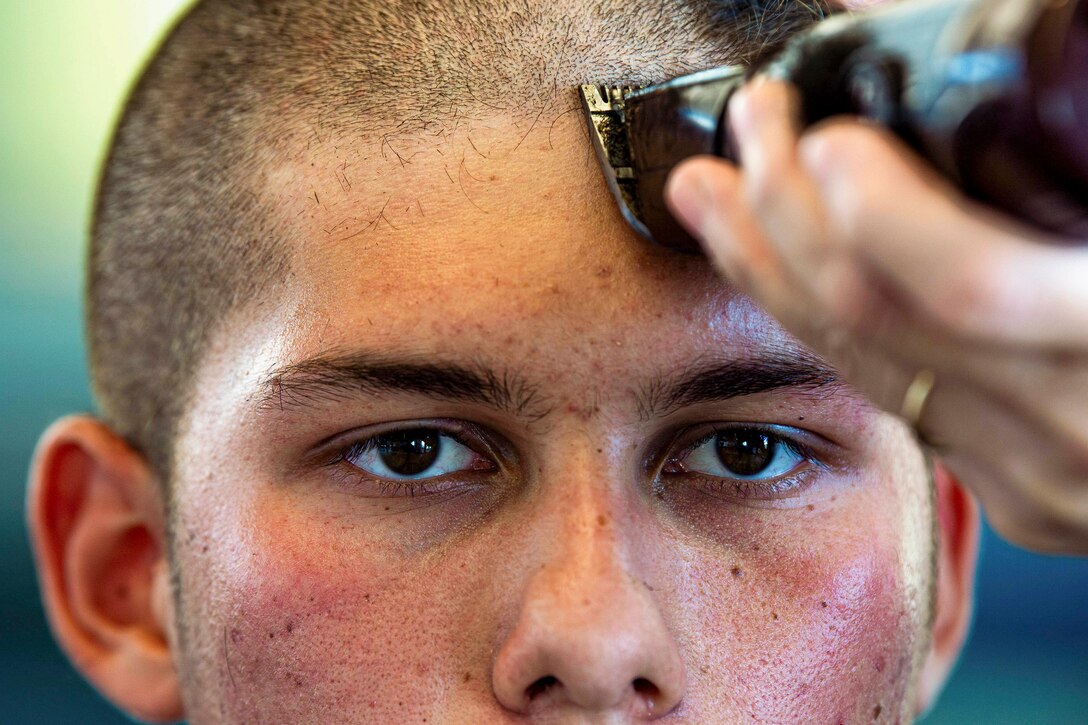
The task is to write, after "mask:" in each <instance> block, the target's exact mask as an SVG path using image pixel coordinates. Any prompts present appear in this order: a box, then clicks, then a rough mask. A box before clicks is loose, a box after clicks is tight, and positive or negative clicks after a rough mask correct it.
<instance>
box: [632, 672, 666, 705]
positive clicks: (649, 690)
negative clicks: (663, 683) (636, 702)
mask: <svg viewBox="0 0 1088 725" xmlns="http://www.w3.org/2000/svg"><path fill="white" fill-rule="evenodd" d="M631 686H632V687H634V688H635V692H637V693H638V694H640V695H642V696H643V697H645V698H646V699H647V700H656V699H657V698H658V695H660V694H661V690H659V689H657V685H655V684H654V683H652V682H650V681H649V680H647V679H646V678H645V677H639V678H637V679H635V681H634V682H632V683H631Z"/></svg>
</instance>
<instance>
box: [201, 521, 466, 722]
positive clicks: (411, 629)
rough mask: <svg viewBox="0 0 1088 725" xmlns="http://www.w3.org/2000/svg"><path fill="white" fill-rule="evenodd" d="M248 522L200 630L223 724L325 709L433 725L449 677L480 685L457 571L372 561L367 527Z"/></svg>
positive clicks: (352, 717)
mask: <svg viewBox="0 0 1088 725" xmlns="http://www.w3.org/2000/svg"><path fill="white" fill-rule="evenodd" d="M256 515H257V517H258V518H257V519H256V520H259V521H260V522H261V525H260V526H255V527H252V528H250V531H251V532H252V533H251V535H250V536H249V537H248V540H247V549H248V551H246V552H244V560H243V561H244V563H243V562H237V563H235V564H234V565H233V566H231V567H230V568H228V569H226V570H224V572H223V573H224V576H223V578H221V579H220V590H219V591H218V592H216V593H215V595H214V596H215V597H216V598H217V600H218V606H217V610H218V612H219V613H218V615H217V616H218V618H219V619H220V621H218V622H215V630H216V631H208V632H205V633H204V639H205V640H206V641H207V640H214V644H213V647H214V650H215V652H216V656H215V657H214V661H215V662H216V669H217V670H218V671H217V672H216V673H215V674H214V675H213V676H214V677H215V679H216V680H217V681H218V682H219V683H221V686H222V687H223V688H224V690H225V691H224V692H223V693H222V697H221V698H220V700H221V702H223V703H224V707H225V708H226V713H225V714H226V715H227V716H228V717H227V718H226V719H227V720H229V721H232V722H266V721H267V722H272V721H280V722H313V721H318V720H320V719H321V718H320V717H319V715H318V710H321V711H326V712H327V711H328V710H329V708H332V709H333V710H334V711H335V712H337V713H340V714H339V715H338V716H337V717H336V718H333V719H335V720H344V721H367V722H395V721H404V722H407V721H413V722H423V721H429V722H434V721H435V718H436V716H437V715H438V714H439V712H438V711H436V710H435V708H437V707H439V706H440V705H441V703H442V700H443V698H444V696H445V688H446V687H447V686H448V683H449V682H450V681H452V678H453V676H454V675H453V674H452V673H454V672H456V673H457V676H460V677H461V680H463V679H464V674H468V675H469V677H470V678H478V667H476V666H475V664H474V659H475V655H474V652H475V650H474V648H473V638H474V637H475V635H474V633H473V632H472V631H471V629H470V627H468V626H465V625H466V623H465V612H464V611H463V609H464V608H463V607H459V606H457V605H456V603H457V602H465V601H470V600H471V597H467V596H466V595H465V594H464V593H463V592H461V590H462V589H465V588H471V587H473V586H474V582H473V581H472V578H471V577H470V576H463V577H462V578H461V580H455V579H454V578H452V577H450V569H451V568H452V570H453V571H459V572H462V573H463V572H464V569H463V568H461V567H458V566H457V565H453V566H452V567H451V566H450V563H449V561H446V562H444V565H443V566H442V567H434V568H431V567H428V566H427V565H426V564H422V565H418V564H417V565H414V566H403V565H401V566H397V565H394V564H391V563H388V562H387V561H384V560H379V561H377V562H375V561H374V560H372V559H370V558H369V557H368V556H367V553H366V552H367V550H368V549H370V548H372V544H375V543H376V542H370V541H368V538H367V532H366V530H365V527H362V526H359V525H345V524H344V523H343V522H337V521H315V520H307V521H304V522H303V521H298V520H294V519H292V518H291V516H292V515H294V514H282V515H281V514H278V513H277V511H276V510H274V509H273V508H272V507H264V508H262V509H260V510H259V511H258V512H257V514H256ZM287 532H304V533H302V534H298V533H295V534H288V533H287ZM476 641H477V642H478V641H481V640H479V638H478V637H476Z"/></svg>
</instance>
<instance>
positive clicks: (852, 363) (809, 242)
mask: <svg viewBox="0 0 1088 725" xmlns="http://www.w3.org/2000/svg"><path fill="white" fill-rule="evenodd" d="M796 105H797V98H796V94H795V92H794V91H793V89H791V88H790V87H789V86H788V85H786V84H784V83H779V82H760V83H757V84H755V85H753V86H752V87H749V88H747V89H745V91H743V92H742V93H741V94H740V95H739V96H738V98H737V102H736V103H734V104H732V105H731V106H730V111H731V122H732V127H733V128H734V130H735V131H736V136H737V139H738V142H739V144H740V151H741V157H742V161H743V167H744V170H743V171H741V170H740V169H738V168H736V167H733V166H731V165H729V164H727V163H725V162H722V161H720V160H711V159H698V160H694V161H691V162H689V164H688V165H686V166H682V167H679V168H678V170H677V173H676V174H674V176H673V179H672V181H673V182H674V183H673V184H672V186H671V187H670V191H671V194H670V199H671V201H672V203H673V207H674V208H675V209H676V210H677V212H679V214H680V216H682V217H685V218H687V219H688V223H689V225H690V227H691V228H692V229H693V230H694V233H695V234H697V235H699V236H700V237H701V238H703V239H705V240H706V243H707V249H708V250H709V253H710V256H711V257H713V258H714V259H715V261H716V262H717V265H718V267H719V269H721V270H722V271H723V273H725V274H727V275H728V276H730V277H731V278H732V279H733V280H734V282H735V283H736V284H737V285H738V286H739V287H740V288H741V289H743V290H745V291H746V292H747V293H748V294H751V295H752V296H753V297H754V298H755V299H757V300H758V301H759V302H760V304H761V305H763V306H764V307H765V308H766V309H768V310H770V311H771V312H772V313H773V314H774V315H775V317H776V319H779V320H781V321H783V322H784V323H785V324H786V325H787V327H788V328H789V329H790V330H791V332H793V333H794V334H796V335H798V336H799V337H800V338H801V339H803V340H805V342H806V343H807V344H809V345H811V346H812V347H813V348H814V349H816V350H819V351H820V353H821V354H823V355H825V356H827V358H828V359H830V360H832V361H834V363H835V365H836V366H838V368H839V369H840V370H842V371H843V374H844V376H845V377H846V378H847V379H849V380H850V381H851V383H852V384H854V385H856V386H857V387H858V388H859V389H861V390H863V391H865V393H866V394H867V395H868V396H869V397H870V399H871V400H873V401H875V403H876V404H877V405H880V406H881V407H883V408H885V409H886V410H891V411H896V410H898V409H899V406H900V404H901V401H902V400H903V398H904V391H905V390H907V387H908V385H909V384H910V381H911V379H912V378H913V377H914V376H915V374H916V373H918V371H920V370H929V371H931V372H932V373H933V374H934V375H935V379H936V381H937V382H936V385H935V387H934V388H933V391H932V393H931V394H930V396H929V399H928V401H927V403H926V406H925V408H924V410H923V411H922V415H921V416H920V420H919V421H918V427H919V430H920V431H921V434H922V435H923V436H924V438H925V439H926V440H928V441H929V442H930V443H931V444H932V447H933V448H934V449H935V450H937V451H939V452H940V454H941V456H942V458H943V459H944V460H945V461H946V462H947V464H948V465H949V466H950V467H951V469H952V470H953V471H954V472H955V473H956V474H957V475H958V476H959V477H960V479H961V480H962V481H963V482H964V483H965V484H966V485H968V486H969V487H970V488H971V490H972V491H973V492H974V493H975V494H976V495H977V496H978V497H979V499H980V501H981V502H982V504H983V506H984V507H985V509H986V514H987V517H988V518H989V520H990V522H991V523H992V524H993V526H994V528H995V529H996V530H997V531H998V532H999V533H1001V534H1002V535H1003V536H1004V537H1006V538H1007V539H1009V540H1010V541H1012V542H1014V543H1016V544H1019V545H1021V546H1025V547H1028V548H1032V549H1036V550H1039V551H1045V552H1051V553H1065V554H1085V553H1088V488H1086V487H1085V485H1084V482H1085V480H1086V476H1088V432H1086V431H1088V426H1085V412H1084V400H1085V399H1086V396H1088V357H1086V355H1085V350H1086V349H1088V347H1086V346H1088V337H1086V335H1085V330H1086V329H1088V326H1086V322H1088V295H1086V292H1085V286H1084V278H1085V275H1086V274H1088V251H1086V250H1085V248H1084V244H1083V241H1081V240H1072V239H1059V238H1055V237H1054V236H1053V235H1048V234H1046V233H1043V232H1040V231H1038V230H1034V229H1028V228H1026V227H1024V226H1023V224H1022V223H1018V222H1016V221H1014V220H1012V219H1009V218H1006V217H1004V216H1003V215H1001V214H1000V213H998V212H996V211H994V210H992V209H988V208H983V207H981V206H980V205H978V204H977V203H974V202H972V201H970V200H968V199H965V198H963V197H962V196H961V195H960V194H959V193H958V192H957V191H956V190H954V189H951V188H950V187H949V184H948V182H947V181H946V180H944V179H941V178H938V177H937V176H936V174H935V173H934V172H933V171H932V170H930V169H929V168H928V167H926V166H925V165H924V163H923V162H922V161H920V160H919V159H918V158H917V157H916V156H915V155H914V154H912V153H911V152H910V151H909V150H908V149H906V148H905V147H904V146H903V144H902V143H900V142H898V141H896V140H895V139H893V138H890V137H889V134H887V133H886V132H882V131H881V130H879V129H877V128H873V127H867V126H865V125H863V124H861V123H858V122H856V121H852V120H850V119H832V120H831V121H830V122H828V123H825V124H823V125H821V126H818V127H816V128H814V129H811V130H809V131H807V132H806V133H805V134H804V135H803V136H802V135H801V134H800V132H799V130H798V129H797V127H796V113H795V109H796Z"/></svg>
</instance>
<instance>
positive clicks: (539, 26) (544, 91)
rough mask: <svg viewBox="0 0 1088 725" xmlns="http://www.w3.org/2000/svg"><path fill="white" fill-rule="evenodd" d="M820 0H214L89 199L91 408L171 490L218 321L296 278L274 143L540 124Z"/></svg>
mask: <svg viewBox="0 0 1088 725" xmlns="http://www.w3.org/2000/svg"><path fill="white" fill-rule="evenodd" d="M826 12H827V8H826V6H824V5H822V4H820V0H815V2H811V3H810V2H807V0H751V1H746V0H724V1H721V2H719V1H716V0H689V1H685V0H657V1H656V2H631V1H630V0H590V1H587V2H577V0H505V1H504V0H381V1H378V0H356V1H354V2H353V1H352V0H339V1H335V2H334V1H333V0H205V1H204V2H199V3H197V4H196V5H195V6H194V7H193V8H192V9H191V10H190V11H189V12H188V13H187V14H186V15H185V16H184V17H183V18H182V19H181V20H180V21H179V22H178V23H177V25H176V26H175V27H174V28H173V29H172V31H171V32H170V33H169V34H168V36H167V38H166V40H165V41H164V43H163V44H162V46H161V47H160V48H159V50H158V52H157V53H156V54H155V56H154V58H153V59H152V60H151V62H150V63H149V65H148V66H147V68H146V69H145V71H144V73H143V75H142V76H141V77H140V79H139V81H138V82H137V84H136V86H135V87H134V89H133V91H132V93H131V96H130V97H129V99H128V102H127V105H126V106H125V109H124V112H123V114H122V117H121V120H120V123H119V125H118V128H117V130H116V134H115V137H114V139H113V143H112V146H111V150H110V153H109V156H108V158H107V161H106V165H105V168H104V170H103V173H102V177H101V182H100V186H99V190H98V197H97V203H96V207H95V215H94V220H93V223H92V231H91V243H90V254H89V265H88V282H87V327H88V335H87V337H88V340H89V345H90V368H91V378H92V385H93V389H94V393H95V397H96V399H97V401H98V404H99V406H100V409H101V414H102V416H103V417H104V419H105V421H106V422H107V423H108V424H109V425H111V426H112V427H113V429H114V430H115V431H117V432H118V433H119V434H121V435H122V436H124V437H125V438H126V439H127V440H128V441H129V442H130V443H131V444H132V445H133V446H134V447H135V448H136V449H137V450H139V451H140V452H141V453H143V455H144V456H145V457H146V458H147V460H148V461H149V462H150V464H151V466H152V469H153V470H154V471H155V473H156V474H157V475H158V476H159V477H160V479H162V480H163V481H168V480H169V475H170V471H171V469H172V451H173V438H174V436H175V432H176V426H177V423H178V420H179V416H180V415H181V414H182V412H183V411H184V408H185V405H186V402H187V400H188V397H189V395H190V394H191V388H192V379H193V375H194V373H195V371H196V370H197V367H198V364H199V363H200V360H201V356H202V353H203V351H204V348H205V346H206V343H207V341H208V339H209V337H210V335H211V333H212V332H213V331H214V329H215V327H216V325H217V324H218V323H220V322H221V321H222V320H224V319H225V318H226V317H227V315H228V314H229V313H230V312H232V311H234V310H235V308H237V307H239V306H240V305H243V304H248V303H255V302H257V301H260V300H263V299H264V298H265V297H266V296H267V293H268V290H269V289H270V287H271V286H273V285H274V284H275V282H276V281H277V280H279V279H281V278H282V277H283V276H284V275H285V273H286V272H287V271H288V269H287V268H288V264H289V261H288V259H289V257H288V254H287V241H286V240H284V239H282V238H281V236H280V235H282V234H283V231H282V229H278V228H277V227H276V225H275V224H274V223H273V220H274V219H275V218H276V216H275V214H274V212H273V205H274V204H275V201H276V200H275V199H273V198H270V197H269V196H268V194H267V192H266V191H265V190H264V189H263V188H262V174H263V171H264V170H265V169H266V167H267V164H268V163H269V160H270V159H271V158H273V156H274V152H275V149H276V148H277V144H278V145H279V148H282V147H283V145H284V144H296V145H297V146H298V147H299V148H300V149H301V148H304V146H305V143H306V142H305V138H306V136H307V135H308V134H310V135H314V134H316V135H328V134H333V135H344V136H351V137H354V138H355V139H359V140H362V141H364V142H366V141H367V140H376V136H375V134H377V133H378V132H379V130H380V129H394V130H395V131H396V132H397V133H422V132H423V131H424V130H425V129H427V128H428V127H429V125H430V124H435V123H438V124H443V123H446V122H448V121H449V120H450V119H451V118H455V117H459V118H467V119H471V118H473V117H482V116H488V115H495V114H498V113H507V114H517V113H525V112H526V111H527V112H528V113H529V114H530V115H531V114H533V113H539V112H540V109H542V108H547V107H548V104H549V103H551V102H553V101H554V100H555V98H556V96H557V94H569V93H571V88H572V87H573V86H576V85H577V84H579V83H585V82H609V83H624V84H633V85H638V84H645V83H654V82H659V81H662V80H664V79H666V78H669V77H672V76H675V75H679V74H682V73H686V72H691V71H695V70H699V69H702V68H707V67H712V66H715V65H721V64H725V63H736V62H747V61H748V60H750V59H751V58H752V56H753V55H755V54H757V53H760V52H761V51H763V50H764V49H766V48H767V47H773V46H776V45H778V44H779V43H780V42H781V41H782V40H784V39H785V38H786V37H788V36H789V35H790V34H792V33H793V32H795V31H796V30H798V29H800V28H802V27H804V26H807V25H809V24H810V23H811V22H813V21H814V20H816V19H819V18H820V17H823V16H824V15H825V14H826Z"/></svg>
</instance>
